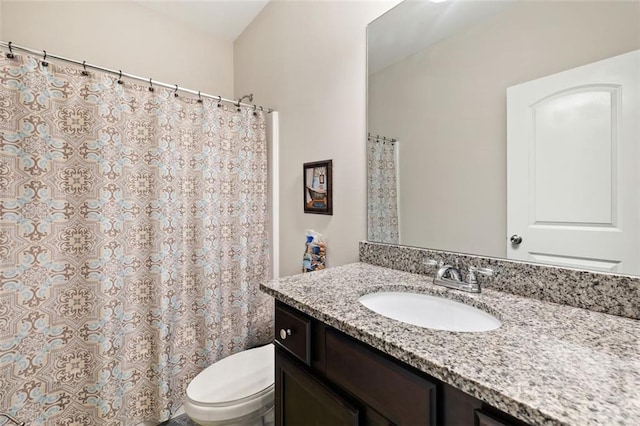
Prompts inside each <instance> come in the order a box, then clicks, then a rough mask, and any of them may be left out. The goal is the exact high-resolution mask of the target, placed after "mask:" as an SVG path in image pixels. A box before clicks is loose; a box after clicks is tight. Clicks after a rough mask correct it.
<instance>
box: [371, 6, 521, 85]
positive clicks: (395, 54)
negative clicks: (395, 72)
mask: <svg viewBox="0 0 640 426" xmlns="http://www.w3.org/2000/svg"><path fill="white" fill-rule="evenodd" d="M512 3H513V2H512V1H511V2H510V1H504V0H479V1H468V0H452V1H447V2H435V1H434V0H431V1H427V0H421V1H404V2H402V3H400V4H399V5H398V6H396V7H394V8H393V9H391V10H390V11H388V12H387V13H385V14H384V15H382V16H381V17H379V18H378V19H376V20H375V21H373V22H372V23H371V24H369V26H368V28H367V49H368V61H369V74H373V73H375V72H377V71H380V70H381V69H383V68H385V67H387V66H389V65H391V64H394V63H396V62H398V61H401V60H403V59H405V58H406V57H408V56H410V55H412V54H414V53H416V52H419V51H421V50H423V49H426V48H427V47H428V46H430V45H432V44H434V43H437V42H438V41H440V40H443V39H445V38H447V37H451V36H452V35H453V34H455V33H457V32H458V31H461V30H463V29H465V28H469V27H471V26H472V25H475V24H477V23H479V22H482V21H483V20H485V19H489V18H491V17H492V16H495V15H496V14H498V13H500V12H502V11H503V10H504V9H505V8H507V7H509V6H510V5H511V4H512Z"/></svg>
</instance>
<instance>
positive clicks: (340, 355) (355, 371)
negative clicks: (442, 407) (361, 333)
mask: <svg viewBox="0 0 640 426" xmlns="http://www.w3.org/2000/svg"><path fill="white" fill-rule="evenodd" d="M326 366H327V370H326V371H327V372H326V374H327V377H328V378H329V379H330V380H331V381H333V382H334V383H336V384H338V385H339V386H340V387H342V388H343V389H344V390H346V391H348V392H349V393H351V394H353V395H356V396H357V398H358V399H360V400H361V401H363V402H364V403H365V404H367V405H368V406H370V407H372V408H373V409H375V410H376V411H378V412H379V413H380V414H382V415H383V416H384V417H386V418H387V419H389V420H390V421H391V422H393V423H394V424H399V425H434V424H435V422H436V385H435V383H432V382H430V381H428V380H426V379H424V378H422V377H421V376H418V375H416V374H413V373H411V372H410V371H408V370H406V369H404V368H402V367H400V366H399V365H397V364H396V363H394V362H391V361H389V360H387V359H386V358H385V357H383V356H382V355H380V354H378V353H376V352H374V351H373V350H371V349H368V348H367V347H365V346H364V345H362V344H361V343H358V342H356V341H355V340H352V339H350V338H349V337H346V336H344V335H342V334H339V333H338V332H334V331H333V330H327V333H326Z"/></svg>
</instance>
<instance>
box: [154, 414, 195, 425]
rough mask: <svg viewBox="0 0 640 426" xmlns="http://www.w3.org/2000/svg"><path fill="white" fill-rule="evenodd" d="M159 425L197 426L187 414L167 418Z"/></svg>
mask: <svg viewBox="0 0 640 426" xmlns="http://www.w3.org/2000/svg"><path fill="white" fill-rule="evenodd" d="M159 426H196V424H195V423H194V422H192V421H191V419H190V418H189V417H187V415H186V414H181V415H179V416H177V417H174V418H172V419H171V420H167V421H166V422H164V423H160V425H159Z"/></svg>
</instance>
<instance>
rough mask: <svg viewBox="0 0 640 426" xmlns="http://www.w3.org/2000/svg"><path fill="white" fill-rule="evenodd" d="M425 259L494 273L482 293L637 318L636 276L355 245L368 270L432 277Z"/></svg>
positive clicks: (638, 280)
mask: <svg viewBox="0 0 640 426" xmlns="http://www.w3.org/2000/svg"><path fill="white" fill-rule="evenodd" d="M425 259H435V260H438V261H440V260H442V261H444V262H445V263H448V264H450V265H455V264H456V261H457V262H458V263H457V264H458V266H459V267H460V270H461V271H463V272H464V273H465V274H466V270H467V269H468V267H469V266H470V265H474V266H481V267H487V268H492V269H494V270H495V271H497V272H498V274H497V275H496V276H495V277H491V278H485V277H480V278H479V281H480V282H481V284H482V287H483V288H492V289H495V290H500V291H506V292H508V293H512V294H516V295H519V296H525V297H533V298H535V299H539V300H544V301H548V302H554V303H560V304H563V305H569V306H575V307H578V308H583V309H589V310H592V311H596V312H604V313H607V314H611V315H620V316H624V317H627V318H635V319H640V277H631V276H626V275H616V274H609V273H598V272H590V271H580V270H575V269H568V268H560V267H556V266H548V265H541V264H535V263H526V262H518V261H512V260H506V259H497V258H493V257H482V256H472V255H467V254H459V253H451V252H446V251H438V250H430V249H422V248H415V247H407V246H398V245H391V244H381V243H372V242H368V241H363V242H361V243H360V261H361V262H366V263H370V264H372V265H378V266H384V267H387V268H393V269H398V270H400V271H406V272H413V273H418V274H423V273H429V274H433V273H435V269H434V268H429V267H425V266H423V264H422V261H423V260H425ZM638 424H640V421H639V423H638Z"/></svg>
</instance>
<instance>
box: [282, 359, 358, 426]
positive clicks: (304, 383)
mask: <svg viewBox="0 0 640 426" xmlns="http://www.w3.org/2000/svg"><path fill="white" fill-rule="evenodd" d="M275 406H276V407H275V408H276V424H277V425H280V426H297V425H300V426H321V425H322V426H324V425H327V426H343V425H344V426H347V425H349V426H358V423H359V417H360V415H359V411H358V410H357V409H356V408H355V407H354V406H352V405H351V404H350V403H349V402H347V401H345V400H344V399H343V398H341V397H340V396H339V395H338V394H336V393H335V392H333V391H332V390H331V389H329V388H328V387H326V386H325V385H324V384H322V383H321V382H320V381H318V380H317V379H315V378H313V376H311V374H310V373H309V372H308V371H306V370H305V369H304V368H303V367H301V366H298V365H296V362H294V361H292V360H290V359H289V358H288V357H287V356H286V355H284V354H282V353H281V352H280V349H277V350H276V400H275Z"/></svg>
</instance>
